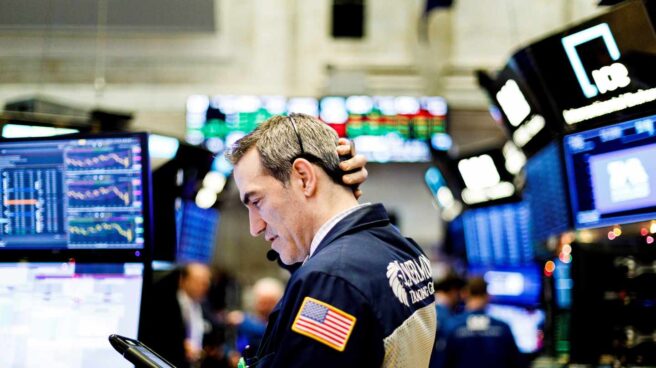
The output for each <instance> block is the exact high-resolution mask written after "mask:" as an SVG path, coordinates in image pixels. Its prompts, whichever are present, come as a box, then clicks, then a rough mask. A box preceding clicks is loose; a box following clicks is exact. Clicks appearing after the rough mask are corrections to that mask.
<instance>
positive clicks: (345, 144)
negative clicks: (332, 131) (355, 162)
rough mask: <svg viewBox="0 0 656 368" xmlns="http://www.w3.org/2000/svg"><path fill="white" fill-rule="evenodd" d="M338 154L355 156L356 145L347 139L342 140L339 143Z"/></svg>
mask: <svg viewBox="0 0 656 368" xmlns="http://www.w3.org/2000/svg"><path fill="white" fill-rule="evenodd" d="M337 154H338V155H340V156H346V155H350V156H355V145H354V144H353V142H352V141H350V140H348V139H346V138H340V139H339V140H338V141H337Z"/></svg>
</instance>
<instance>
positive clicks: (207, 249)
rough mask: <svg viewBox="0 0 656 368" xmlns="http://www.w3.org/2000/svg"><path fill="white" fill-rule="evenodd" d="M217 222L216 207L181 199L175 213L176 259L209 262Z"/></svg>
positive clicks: (181, 261) (184, 261)
mask: <svg viewBox="0 0 656 368" xmlns="http://www.w3.org/2000/svg"><path fill="white" fill-rule="evenodd" d="M218 224H219V211H218V210H217V209H215V208H200V207H198V206H197V205H196V203H194V202H193V201H190V200H183V201H181V203H180V208H179V209H178V210H177V213H176V227H177V230H178V232H177V233H178V246H177V252H176V253H177V255H176V261H177V262H179V263H187V262H202V263H206V264H209V263H211V262H212V256H213V253H214V240H215V237H216V232H217V228H218Z"/></svg>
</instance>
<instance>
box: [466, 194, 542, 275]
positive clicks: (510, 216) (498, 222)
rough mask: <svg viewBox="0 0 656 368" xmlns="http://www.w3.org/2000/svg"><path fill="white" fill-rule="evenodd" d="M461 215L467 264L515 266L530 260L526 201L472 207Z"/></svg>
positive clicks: (529, 229) (531, 258)
mask: <svg viewBox="0 0 656 368" xmlns="http://www.w3.org/2000/svg"><path fill="white" fill-rule="evenodd" d="M461 216H462V221H463V228H464V233H465V245H466V247H467V261H468V262H469V264H470V265H483V266H504V265H505V266H512V265H514V266H518V265H525V264H530V263H532V262H533V255H534V253H533V246H532V244H531V227H530V210H529V208H528V205H527V204H526V203H525V202H515V203H508V204H502V205H496V206H488V207H480V208H473V209H469V210H466V211H465V212H463V214H462V215H461Z"/></svg>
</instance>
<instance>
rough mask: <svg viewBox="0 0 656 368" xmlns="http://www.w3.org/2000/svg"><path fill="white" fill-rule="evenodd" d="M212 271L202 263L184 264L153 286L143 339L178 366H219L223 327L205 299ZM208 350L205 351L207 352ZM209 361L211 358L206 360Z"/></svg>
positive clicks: (221, 359) (221, 357) (183, 367)
mask: <svg viewBox="0 0 656 368" xmlns="http://www.w3.org/2000/svg"><path fill="white" fill-rule="evenodd" d="M211 277H212V273H211V271H210V268H209V267H208V266H207V265H205V264H202V263H189V264H186V265H184V266H182V267H180V269H179V270H178V272H174V273H172V274H171V275H170V276H169V279H171V281H173V280H174V279H176V278H177V285H176V286H177V287H175V288H172V287H171V286H172V285H171V284H172V282H169V283H166V282H162V283H161V284H160V285H156V286H155V290H154V299H155V302H154V303H152V305H153V308H152V311H149V313H148V315H146V316H144V318H145V319H146V320H147V321H148V322H147V324H146V331H145V332H144V342H145V343H146V344H147V345H149V346H150V347H151V348H153V349H154V350H155V351H157V352H158V353H159V354H161V355H162V356H163V357H164V358H166V359H167V360H169V361H170V362H171V363H172V364H173V365H175V366H176V367H178V368H188V367H199V366H201V364H202V363H203V360H204V358H205V356H207V355H209V356H210V357H211V358H209V359H207V360H208V361H207V363H204V364H203V366H204V367H222V366H225V364H224V363H223V361H224V358H223V356H222V355H223V346H222V345H223V342H224V341H223V340H224V329H223V326H222V325H221V324H219V323H218V322H217V321H216V320H215V319H214V317H213V315H212V312H211V309H210V308H209V305H208V304H207V302H206V296H207V292H208V290H209V287H210V280H211ZM207 352H209V354H207ZM210 361H211V362H210Z"/></svg>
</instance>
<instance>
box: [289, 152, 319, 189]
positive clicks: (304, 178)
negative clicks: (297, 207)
mask: <svg viewBox="0 0 656 368" xmlns="http://www.w3.org/2000/svg"><path fill="white" fill-rule="evenodd" d="M318 179H319V178H318V176H317V168H316V167H315V166H314V165H312V164H311V163H310V161H308V160H306V159H304V158H297V159H296V160H294V162H293V163H292V180H296V181H297V183H299V184H300V185H301V189H302V190H303V194H304V195H305V196H306V197H310V196H312V195H314V192H315V191H316V190H317V180H318Z"/></svg>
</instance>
